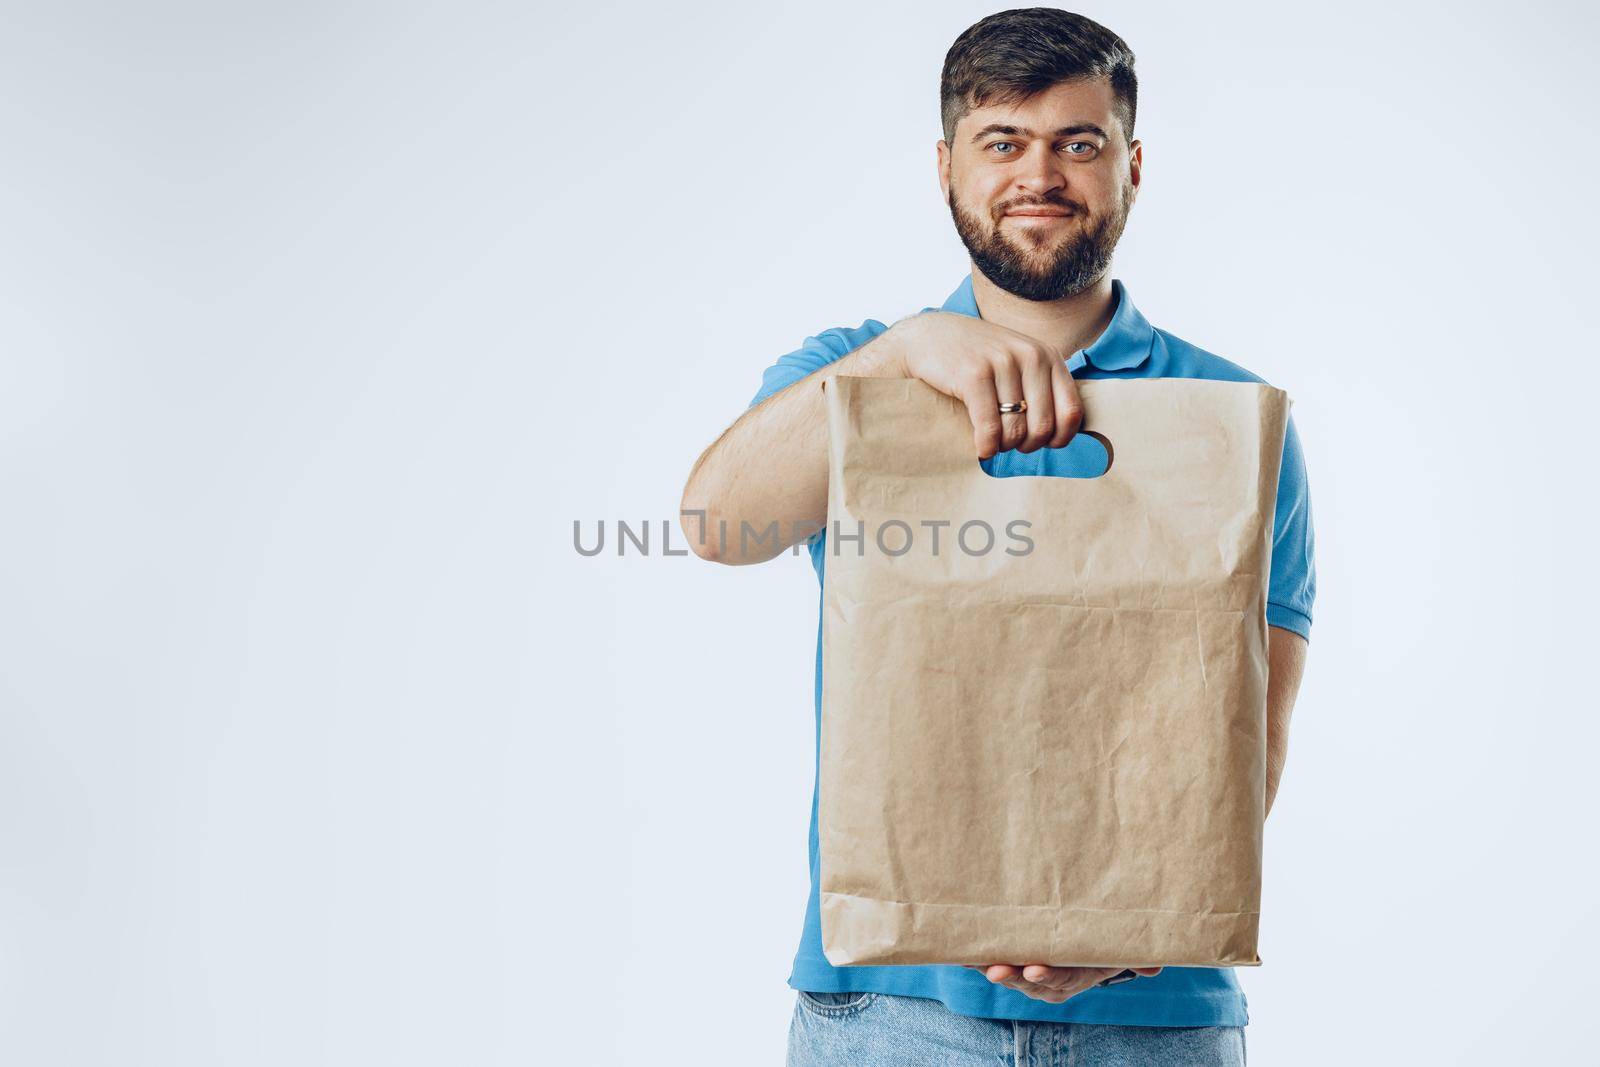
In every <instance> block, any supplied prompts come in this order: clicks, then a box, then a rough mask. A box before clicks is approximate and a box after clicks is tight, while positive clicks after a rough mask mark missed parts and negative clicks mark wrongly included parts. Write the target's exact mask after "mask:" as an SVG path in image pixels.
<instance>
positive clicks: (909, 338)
mask: <svg viewBox="0 0 1600 1067" xmlns="http://www.w3.org/2000/svg"><path fill="white" fill-rule="evenodd" d="M1068 355H1069V353H1067V352H1064V351H1062V350H1061V349H1060V348H1059V347H1058V346H1053V345H1049V344H1046V343H1044V342H1041V341H1037V340H1035V339H1033V338H1031V337H1027V336H1025V335H1023V334H1020V333H1018V332H1016V331H1014V330H1009V329H1006V328H1005V327H1003V326H997V325H995V324H994V323H990V322H986V321H984V320H983V319H980V318H976V317H974V316H969V315H960V314H953V313H950V312H944V311H928V312H923V313H922V314H919V315H913V316H911V317H909V318H905V319H901V320H900V321H899V322H897V323H895V324H894V325H893V326H891V327H889V328H888V329H887V330H885V331H884V332H883V333H880V334H879V335H878V336H876V337H874V338H873V339H872V340H870V341H868V342H867V343H866V344H864V345H862V346H861V347H859V348H857V349H855V350H853V351H851V352H849V353H847V354H846V355H844V356H841V357H840V358H838V359H836V360H832V361H831V362H829V363H827V364H826V365H824V366H822V367H820V368H818V369H817V370H814V371H812V372H811V373H809V374H807V375H806V376H805V377H804V378H802V379H800V380H799V381H798V382H796V383H794V384H793V385H790V386H789V387H787V388H785V389H782V390H781V391H779V392H777V393H774V394H773V395H772V396H769V397H768V398H767V399H766V400H763V401H762V402H761V403H760V404H758V405H756V406H755V407H754V408H751V409H750V410H749V411H746V412H745V413H744V414H743V415H741V416H740V417H739V419H738V421H736V422H735V423H734V424H733V425H732V426H730V427H728V428H727V429H726V430H724V431H723V433H722V436H720V437H718V438H717V439H716V440H715V441H713V442H712V443H711V446H710V447H709V448H707V449H706V450H705V452H703V453H702V454H701V456H700V458H699V460H697V461H696V462H695V465H694V468H693V469H692V470H691V471H690V472H689V480H688V483H687V484H686V485H685V486H684V489H683V502H682V504H681V511H682V515H681V518H680V522H681V524H682V526H683V531H684V533H685V534H687V535H688V539H689V545H690V547H692V548H693V549H694V552H695V554H696V555H697V556H699V557H700V558H701V559H708V560H713V561H715V562H718V563H729V564H741V563H761V562H764V561H766V560H769V559H771V558H773V557H774V556H777V555H779V554H780V553H782V552H783V551H784V550H785V549H787V548H790V547H791V546H793V545H795V544H796V543H798V542H800V541H803V540H805V539H806V538H807V537H809V536H810V535H811V534H812V533H814V532H816V531H817V530H820V529H822V527H823V524H824V523H826V521H827V516H828V425H827V414H826V409H825V408H824V406H823V395H822V389H821V388H820V385H821V383H822V382H823V381H824V380H826V379H827V378H830V377H833V376H835V375H839V374H849V375H855V376H858V377H864V378H918V379H920V380H922V381H924V382H927V383H928V384H929V385H930V386H932V387H933V388H935V389H937V390H938V391H939V392H941V393H944V394H945V395H946V396H950V397H954V398H956V399H957V400H960V401H961V402H962V403H964V404H965V405H966V407H967V415H968V417H969V418H970V420H971V422H972V435H973V446H974V452H975V454H976V458H978V459H987V458H988V457H990V456H992V455H994V454H995V453H996V452H1000V451H1004V450H1006V449H1011V448H1015V449H1017V450H1019V451H1021V452H1033V451H1035V450H1037V449H1040V448H1045V447H1050V448H1062V447H1064V446H1065V445H1066V444H1067V442H1068V441H1070V440H1071V439H1072V436H1073V435H1074V434H1076V433H1077V431H1078V427H1079V426H1080V425H1081V424H1082V421H1083V408H1082V405H1081V403H1080V402H1079V399H1078V390H1077V386H1076V384H1075V383H1074V382H1073V380H1072V375H1071V374H1070V373H1068V371H1067V364H1066V360H1067V357H1068ZM1000 397H1005V398H1006V399H1007V400H1008V401H1010V400H1026V401H1027V410H1026V413H1025V414H1005V415H1002V414H1001V413H1000V409H999V403H1000V399H999V398H1000Z"/></svg>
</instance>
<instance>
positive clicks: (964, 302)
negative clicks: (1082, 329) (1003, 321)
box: [939, 274, 1155, 370]
mask: <svg viewBox="0 0 1600 1067" xmlns="http://www.w3.org/2000/svg"><path fill="white" fill-rule="evenodd" d="M1111 293H1112V296H1113V297H1114V298H1115V299H1116V302H1117V310H1116V311H1114V312H1112V315H1111V322H1110V324H1108V325H1107V326H1106V328H1105V330H1103V331H1102V332H1101V334H1100V336H1099V337H1097V338H1095V340H1094V343H1093V344H1091V345H1090V346H1089V347H1088V348H1085V349H1083V350H1082V351H1080V352H1078V353H1077V355H1079V356H1081V357H1083V358H1082V360H1081V361H1080V360H1077V359H1074V360H1072V362H1073V363H1077V364H1079V365H1081V364H1082V363H1084V362H1086V363H1089V364H1090V365H1091V366H1093V367H1095V368H1096V369H1098V370H1132V369H1133V368H1135V367H1138V366H1141V365H1142V364H1143V363H1144V362H1145V360H1147V359H1149V358H1150V349H1151V346H1152V345H1153V344H1154V343H1155V329H1154V328H1153V327H1151V325H1150V323H1149V322H1148V321H1146V319H1145V317H1144V316H1143V315H1141V314H1140V313H1139V309H1138V308H1136V307H1134V306H1133V300H1132V299H1130V298H1129V296H1128V289H1127V287H1126V286H1125V285H1123V284H1122V282H1121V281H1120V280H1117V279H1113V280H1112V282H1111ZM939 310H941V311H954V312H957V313H958V314H962V315H971V316H972V317H973V318H975V319H976V318H982V316H981V315H979V314H978V300H977V297H975V296H974V295H973V293H972V275H971V274H968V275H967V276H966V277H965V278H963V279H961V284H960V285H959V286H957V287H956V291H955V292H953V293H951V294H950V298H949V299H948V300H946V301H945V302H944V306H943V307H941V308H940V309H939ZM1074 369H1076V368H1074Z"/></svg>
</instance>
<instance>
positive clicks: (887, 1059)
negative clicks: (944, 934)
mask: <svg viewBox="0 0 1600 1067" xmlns="http://www.w3.org/2000/svg"><path fill="white" fill-rule="evenodd" d="M1244 1063H1245V1051H1244V1027H1242V1026H1108V1025H1104V1024H1099V1023H1043V1022H1026V1021H1022V1020H1016V1021H1012V1020H1006V1019H974V1018H972V1017H970V1016H966V1015H957V1014H956V1013H954V1012H952V1011H951V1010H950V1009H949V1008H946V1007H945V1006H944V1005H943V1004H941V1003H940V1002H939V1001H937V1000H928V999H925V998H923V997H902V996H896V995H894V994H892V993H797V994H796V996H795V1005H794V1016H793V1018H792V1019H791V1020H790V1022H789V1056H788V1060H787V1061H786V1064H787V1067H890V1065H899V1064H909V1065H914V1067H925V1065H926V1067H934V1065H939V1067H946V1065H948V1067H968V1065H972V1067H977V1065H979V1064H982V1065H983V1067H1124V1065H1127V1067H1135V1065H1137V1067H1177V1065H1179V1064H1182V1065H1185V1067H1188V1065H1191V1064H1192V1065H1195V1067H1243V1064H1244Z"/></svg>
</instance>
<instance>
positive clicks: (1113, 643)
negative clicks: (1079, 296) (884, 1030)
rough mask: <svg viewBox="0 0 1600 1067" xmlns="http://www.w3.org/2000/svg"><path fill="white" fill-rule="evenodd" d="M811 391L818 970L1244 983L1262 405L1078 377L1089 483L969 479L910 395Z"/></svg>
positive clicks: (1270, 415)
mask: <svg viewBox="0 0 1600 1067" xmlns="http://www.w3.org/2000/svg"><path fill="white" fill-rule="evenodd" d="M823 388H824V389H825V392H826V400H827V411H828V428H829V435H830V457H829V472H830V473H829V486H828V527H827V537H828V540H829V541H830V542H831V543H830V544H828V545H827V558H826V563H825V568H826V569H825V572H824V573H825V578H824V591H823V600H824V605H823V698H822V735H821V766H820V769H819V775H820V792H819V797H818V804H819V811H818V820H819V827H818V832H819V836H820V847H821V883H820V887H819V889H820V894H821V901H820V902H821V909H822V913H821V918H822V944H823V952H824V954H825V955H826V956H827V958H828V960H829V962H831V963H833V964H834V965H835V966H844V965H859V964H928V963H943V964H990V963H1045V964H1050V965H1053V966H1090V965H1093V966H1104V967H1110V966H1141V967H1143V966H1157V965H1161V966H1166V965H1173V966H1236V965H1254V964H1259V963H1260V962H1261V960H1260V958H1259V957H1258V956H1257V954H1256V933H1257V922H1258V918H1259V909H1260V898H1261V838H1262V822H1263V819H1264V817H1265V799H1266V798H1265V792H1266V685H1267V658H1266V650H1267V623H1266V597H1267V578H1268V570H1269V565H1270V560H1271V537H1272V522H1273V511H1274V502H1275V499H1276V495H1277V484H1278V465H1279V459H1280V455H1281V450H1282V447H1283V436H1284V429H1285V426H1286V423H1287V420H1288V412H1289V405H1290V400H1289V397H1288V395H1287V394H1285V393H1284V392H1283V391H1282V390H1279V389H1274V388H1271V387H1270V386H1264V385H1256V384H1253V383H1236V382H1219V381H1209V380H1191V379H1177V378H1158V379H1137V380H1126V381H1122V380H1091V381H1083V382H1080V383H1079V384H1078V389H1079V391H1080V394H1081V396H1082V398H1083V404H1084V412H1085V419H1084V430H1083V432H1088V433H1091V434H1092V435H1093V436H1095V437H1096V438H1097V439H1099V440H1100V441H1101V442H1102V443H1103V444H1105V445H1106V446H1107V452H1108V453H1109V455H1110V457H1111V462H1110V466H1109V467H1108V469H1107V470H1106V472H1105V473H1104V474H1103V475H1101V476H1100V477H1097V478H1065V477H1055V476H1040V477H1030V476H1023V477H1011V478H995V477H991V476H990V475H988V474H986V473H985V472H984V471H983V470H982V469H981V468H980V467H979V466H978V461H977V458H976V453H975V451H974V449H973V444H972V427H971V423H970V421H969V419H968V417H967V414H966V410H965V408H964V407H963V406H962V405H961V404H960V403H959V402H957V401H955V400H953V399H951V398H949V397H946V396H944V395H942V394H940V393H938V392H936V391H935V390H934V389H933V388H931V387H930V386H928V385H927V384H926V383H924V382H921V381H917V380H915V379H894V378H853V377H835V378H832V379H830V380H827V381H826V382H824V383H823ZM975 521H976V522H983V523H987V524H988V527H989V529H990V530H992V532H993V545H992V547H991V548H990V549H989V550H988V551H980V550H981V549H982V548H983V545H984V542H985V541H986V540H987V538H986V537H985V535H984V533H983V529H982V527H981V526H978V525H969V524H971V523H974V522H975ZM940 522H948V523H949V525H948V526H944V527H939V526H938V525H937V524H938V523H940ZM1018 523H1021V524H1026V525H1015V524H1018ZM964 525H965V526H966V527H967V530H966V537H965V539H964V541H962V540H961V538H960V533H961V529H962V527H963V526H964ZM858 532H859V533H860V534H861V540H860V541H855V540H853V538H854V536H855V535H856V534H857V533H858ZM934 534H937V537H938V544H937V546H935V545H934V544H933V541H932V536H931V535H934ZM1025 541H1031V546H1032V547H1031V550H1030V549H1028V548H1027V546H1026V545H1025V543H1024V542H1025Z"/></svg>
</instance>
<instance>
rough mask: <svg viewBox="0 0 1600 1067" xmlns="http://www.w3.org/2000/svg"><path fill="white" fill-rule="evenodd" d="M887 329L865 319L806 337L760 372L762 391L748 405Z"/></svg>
mask: <svg viewBox="0 0 1600 1067" xmlns="http://www.w3.org/2000/svg"><path fill="white" fill-rule="evenodd" d="M888 328H889V327H888V326H885V325H884V324H883V323H881V322H879V321H878V320H877V319H868V320H866V321H865V322H863V323H862V324H861V325H860V326H856V327H849V326H835V327H833V328H832V329H828V330H823V331H822V332H821V333H819V334H816V335H815V336H812V337H807V338H806V339H805V341H804V342H803V343H802V344H801V345H800V347H799V348H797V349H795V350H794V351H793V352H787V353H785V354H784V355H781V356H779V357H778V358H777V360H776V362H774V363H773V364H772V366H770V367H768V368H767V369H766V370H765V371H763V372H762V375H761V388H760V389H758V390H756V395H755V398H754V399H753V400H751V401H750V406H751V407H755V406H756V405H757V404H759V403H761V402H762V401H763V400H765V399H767V397H769V396H771V395H772V394H774V393H776V392H779V391H780V390H783V389H787V388H788V387H789V386H791V385H793V384H794V383H795V382H798V381H799V380H800V379H801V378H804V377H805V376H806V375H808V374H810V373H812V372H813V371H817V370H821V369H822V368H823V367H826V366H827V365H828V364H829V363H832V362H833V361H834V360H836V359H842V358H844V357H845V356H847V355H849V354H850V353H851V352H853V351H855V350H856V349H857V348H860V347H861V346H862V345H864V344H866V343H867V342H868V341H870V340H872V339H873V338H874V337H876V336H878V335H879V334H880V333H882V332H883V331H885V330H887V329H888Z"/></svg>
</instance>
